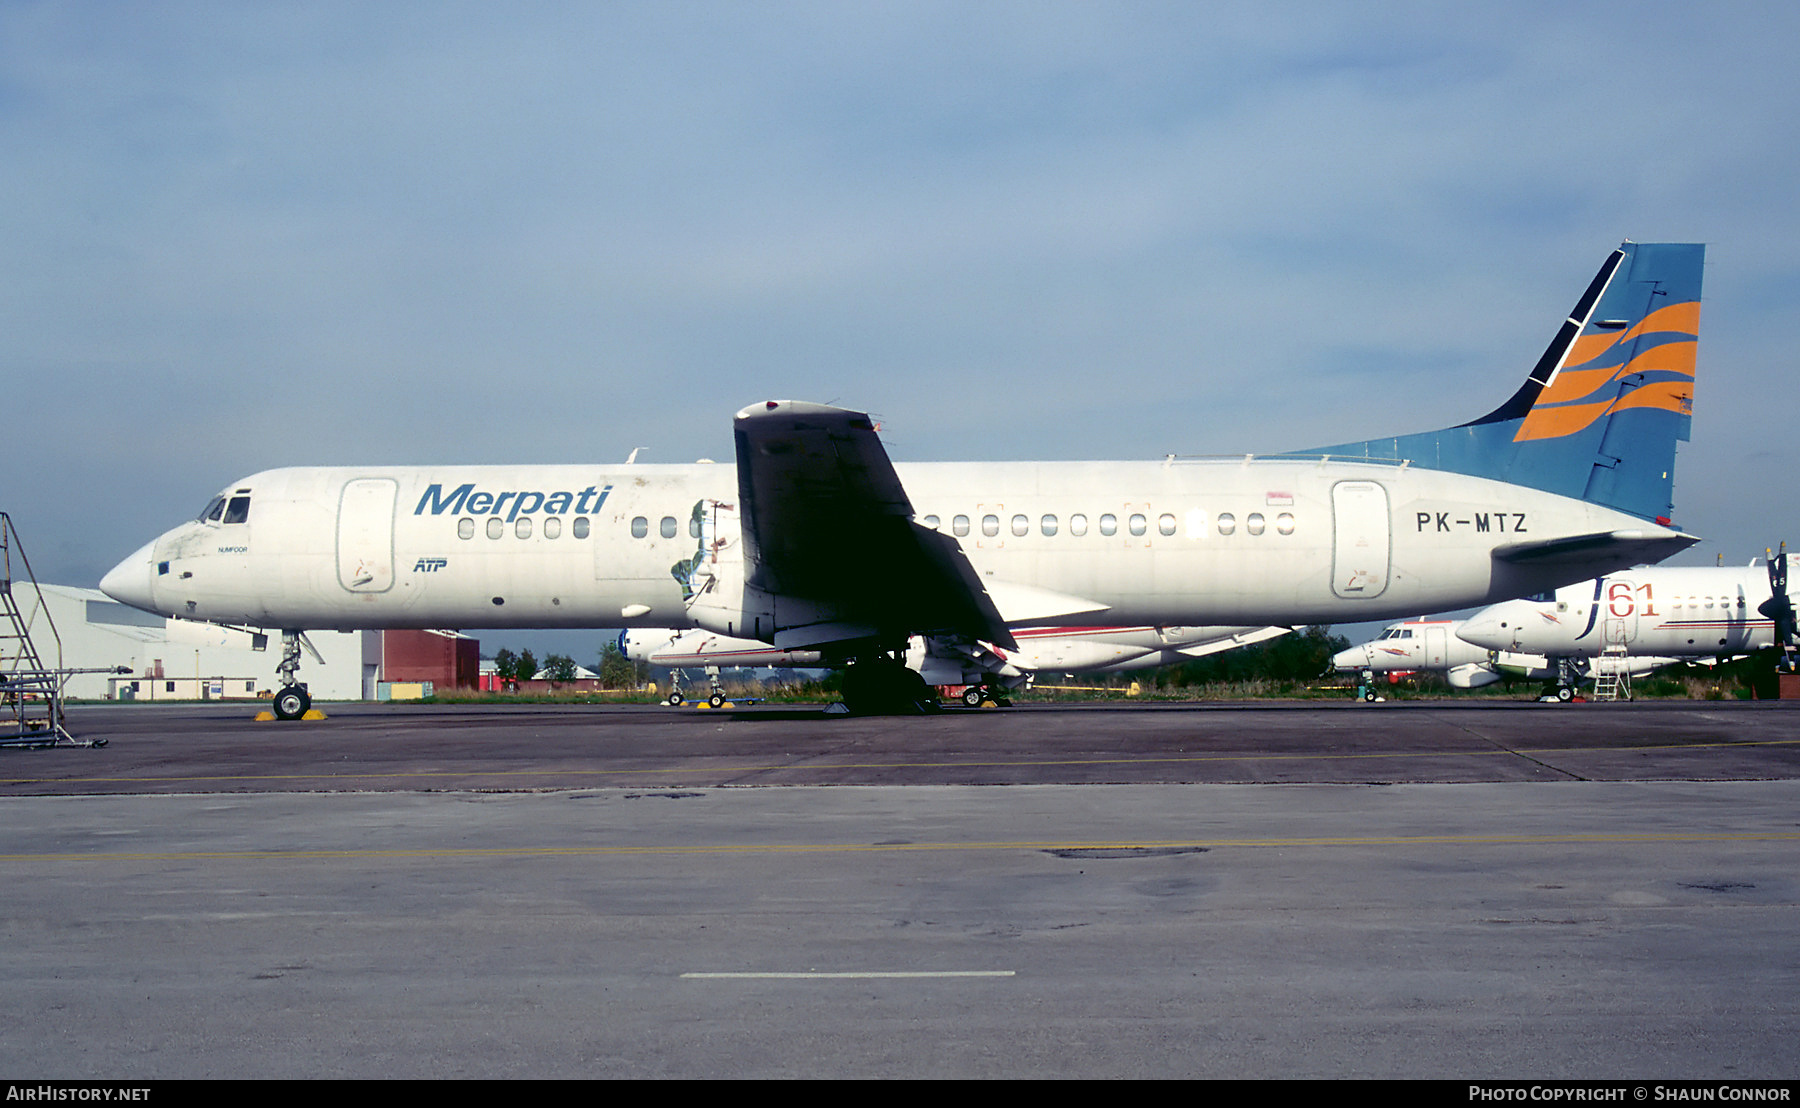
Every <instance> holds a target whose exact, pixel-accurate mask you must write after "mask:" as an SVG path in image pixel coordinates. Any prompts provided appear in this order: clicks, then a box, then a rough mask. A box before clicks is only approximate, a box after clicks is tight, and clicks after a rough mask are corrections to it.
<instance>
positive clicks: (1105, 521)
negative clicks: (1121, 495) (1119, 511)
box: [1100, 512, 1119, 535]
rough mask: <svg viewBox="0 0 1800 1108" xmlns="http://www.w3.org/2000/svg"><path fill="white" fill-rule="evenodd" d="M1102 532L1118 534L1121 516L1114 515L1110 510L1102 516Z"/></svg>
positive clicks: (1104, 533) (1103, 533)
mask: <svg viewBox="0 0 1800 1108" xmlns="http://www.w3.org/2000/svg"><path fill="white" fill-rule="evenodd" d="M1100 533H1101V534H1102V535H1116V534H1118V533H1119V517H1118V516H1116V515H1113V514H1112V513H1111V512H1108V513H1106V514H1105V515H1103V516H1101V517H1100Z"/></svg>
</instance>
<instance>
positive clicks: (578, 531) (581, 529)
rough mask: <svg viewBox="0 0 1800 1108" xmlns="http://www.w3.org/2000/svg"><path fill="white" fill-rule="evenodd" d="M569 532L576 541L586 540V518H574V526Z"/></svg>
mask: <svg viewBox="0 0 1800 1108" xmlns="http://www.w3.org/2000/svg"><path fill="white" fill-rule="evenodd" d="M570 530H571V532H572V533H573V534H574V536H575V537H576V538H578V539H585V538H587V537H588V518H587V517H586V516H576V517H575V525H574V526H573V527H572V528H570Z"/></svg>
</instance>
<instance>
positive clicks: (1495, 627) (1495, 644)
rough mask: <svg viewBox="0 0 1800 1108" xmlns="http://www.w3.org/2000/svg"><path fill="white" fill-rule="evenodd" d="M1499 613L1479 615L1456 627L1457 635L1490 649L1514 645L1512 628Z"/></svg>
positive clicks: (1463, 639) (1503, 648)
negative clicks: (1505, 624)
mask: <svg viewBox="0 0 1800 1108" xmlns="http://www.w3.org/2000/svg"><path fill="white" fill-rule="evenodd" d="M1505 622H1507V621H1504V620H1502V619H1501V618H1500V617H1499V616H1498V615H1484V616H1477V617H1476V618H1474V619H1471V620H1468V621H1466V622H1465V623H1464V624H1463V625H1462V626H1461V627H1458V628H1457V629H1456V637H1457V638H1459V639H1461V640H1462V641H1464V642H1466V643H1472V644H1474V645H1475V646H1479V647H1484V648H1485V649H1488V650H1506V649H1508V648H1510V647H1511V646H1512V634H1511V629H1510V628H1507V627H1505V626H1503V624H1504V623H1505Z"/></svg>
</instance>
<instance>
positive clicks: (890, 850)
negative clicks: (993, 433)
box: [0, 831, 1800, 864]
mask: <svg viewBox="0 0 1800 1108" xmlns="http://www.w3.org/2000/svg"><path fill="white" fill-rule="evenodd" d="M1747 842H1800V831H1709V832H1640V833H1633V832H1621V833H1614V834H1597V833H1596V834H1567V835H1327V836H1295V837H1284V838H1253V839H1223V838H1220V839H1213V838H1202V839H1174V840H1157V841H1146V842H1116V841H1114V842H1077V841H1071V840H1067V839H1060V840H1059V839H1045V840H1035V841H1034V840H1024V841H992V842H966V843H950V842H927V843H752V844H741V845H739V844H722V843H702V844H695V845H692V846H511V847H508V846H497V847H417V848H411V849H365V850H355V849H326V850H182V851H120V852H117V853H98V852H95V853H75V852H68V851H64V852H60V853H43V854H0V863H6V862H17V863H30V864H36V863H57V862H205V861H215V862H304V861H318V860H334V861H335V860H346V859H354V860H360V861H393V860H408V859H430V858H437V859H450V860H456V859H483V860H485V859H494V858H606V857H638V856H680V855H768V856H782V855H798V854H916V853H931V852H966V851H1019V850H1030V851H1103V850H1104V851H1134V850H1135V851H1167V850H1172V849H1175V850H1179V849H1185V850H1194V849H1208V850H1210V849H1227V848H1232V847H1239V848H1246V849H1250V848H1267V847H1275V848H1287V849H1294V848H1302V847H1413V846H1569V845H1594V846H1633V845H1646V844H1669V843H1689V844H1699V843H1747Z"/></svg>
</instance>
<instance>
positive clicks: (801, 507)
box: [101, 243, 1704, 718]
mask: <svg viewBox="0 0 1800 1108" xmlns="http://www.w3.org/2000/svg"><path fill="white" fill-rule="evenodd" d="M1703 256H1704V248H1703V247H1701V246H1698V245H1683V244H1635V243H1626V244H1625V245H1624V246H1622V247H1620V248H1619V249H1618V250H1617V251H1614V252H1613V253H1612V255H1611V256H1609V257H1608V258H1607V260H1606V262H1605V264H1604V265H1603V266H1602V267H1601V269H1600V272H1599V273H1598V275H1596V276H1595V278H1594V280H1593V281H1592V283H1590V285H1589V286H1588V288H1587V290H1586V291H1585V292H1584V293H1583V294H1582V295H1581V297H1580V298H1579V299H1578V301H1577V302H1576V305H1575V308H1574V309H1573V311H1572V312H1571V313H1570V315H1569V316H1568V318H1567V319H1565V320H1563V321H1562V322H1561V324H1560V325H1559V327H1558V329H1557V333H1556V336H1555V338H1554V339H1553V340H1552V341H1551V343H1550V345H1549V347H1548V349H1546V351H1545V352H1544V354H1543V356H1542V357H1541V358H1540V359H1539V361H1538V362H1537V364H1536V365H1535V366H1534V367H1533V368H1532V370H1531V372H1530V373H1529V375H1528V376H1527V378H1526V380H1525V382H1524V384H1523V385H1521V386H1520V387H1519V389H1518V391H1517V392H1515V393H1514V394H1513V396H1512V397H1511V399H1509V400H1508V401H1507V402H1506V403H1504V404H1502V405H1501V406H1500V407H1498V408H1496V409H1494V410H1493V411H1491V412H1489V413H1488V414H1487V415H1484V416H1482V417H1480V418H1479V419H1475V420H1473V421H1471V422H1469V423H1465V424H1462V425H1459V426H1456V427H1450V428H1445V429H1443V430H1440V431H1431V432H1424V433H1420V434H1411V435H1401V436H1390V437H1387V438H1380V439H1370V440H1366V441H1362V442H1351V443H1344V444H1339V445H1334V446H1326V447H1322V448H1315V449H1313V450H1309V451H1305V452H1299V453H1291V454H1283V455H1277V456H1273V457H1266V458H1261V457H1240V458H1234V459H1226V460H1220V459H1207V460H1202V459H1178V458H1175V457H1173V456H1171V457H1169V458H1166V459H1164V460H1162V461H1159V462H1010V463H966V464H965V463H928V464H914V465H904V466H896V465H894V464H893V463H891V462H890V461H889V459H888V456H887V452H886V451H885V449H884V448H883V447H882V444H881V440H880V438H879V436H878V435H877V433H876V429H875V425H874V424H873V423H872V422H871V421H870V419H869V417H868V416H867V415H865V414H863V413H861V412H855V411H848V410H844V409H841V408H833V407H826V406H823V405H818V404H807V403H797V402H792V401H786V400H771V401H768V402H766V403H762V404H757V405H754V406H752V407H749V408H745V409H744V410H742V411H740V412H739V413H738V414H737V418H736V421H735V424H734V433H735V439H736V455H737V464H736V466H735V468H733V467H726V466H715V465H707V464H696V465H630V464H626V465H603V464H582V465H561V466H466V467H450V466H338V467H331V468H303V469H276V470H269V471H266V472H263V473H257V474H254V475H252V476H249V477H245V478H243V479H242V480H238V481H234V482H232V483H231V484H230V485H228V486H226V487H225V489H223V490H222V491H221V492H220V493H219V495H218V496H217V497H215V498H214V499H213V500H212V502H211V503H209V504H208V505H207V507H206V508H205V509H203V510H202V511H201V513H200V517H199V518H198V519H195V520H193V521H190V522H187V523H183V524H181V525H180V526H178V527H176V528H174V529H172V530H170V531H168V532H166V533H165V534H163V535H161V536H159V537H158V538H156V539H155V540H153V541H151V542H149V543H146V544H145V545H144V546H143V547H142V548H141V549H139V550H137V551H136V552H135V553H133V554H132V555H130V556H129V557H127V558H126V559H125V560H124V561H122V562H120V563H119V565H118V566H116V567H114V568H113V569H112V570H111V571H110V572H109V573H107V575H106V577H105V579H104V580H102V582H101V588H102V589H103V590H104V591H105V592H106V593H107V595H109V596H111V597H113V598H114V599H115V600H119V601H121V602H123V603H126V604H131V605H133V606H135V607H139V608H143V609H145V610H148V611H152V612H157V613H160V614H163V615H167V616H173V617H177V618H184V619H195V620H208V621H212V622H215V623H221V624H225V625H235V626H247V627H252V628H270V629H279V630H280V632H281V637H282V656H281V661H280V664H279V665H278V666H277V672H278V674H279V676H280V681H281V688H280V689H279V691H278V692H277V694H276V700H275V709H276V714H277V715H278V716H281V717H283V718H297V717H298V716H299V715H301V714H302V713H303V712H304V711H305V709H306V707H307V705H308V703H309V698H308V696H307V693H306V687H305V686H304V685H303V684H301V683H300V681H299V679H298V673H299V665H300V651H301V646H302V643H303V641H304V640H303V632H304V631H305V630H306V629H309V628H336V629H344V630H351V629H357V628H408V627H412V628H447V627H455V628H469V629H473V628H482V627H528V628H552V627H627V628H630V627H670V626H676V627H690V626H691V627H699V628H703V629H706V630H709V631H713V632H716V633H719V634H723V635H727V636H731V637H737V638H749V639H755V640H757V641H760V642H764V643H768V644H770V645H772V646H775V647H778V648H781V649H795V650H817V651H819V652H820V653H821V655H822V656H824V657H827V658H830V659H832V660H833V661H834V662H839V663H847V664H848V666H849V668H848V671H847V672H846V675H845V682H844V698H845V701H846V703H847V704H848V705H849V706H850V707H851V708H852V709H854V710H859V711H905V710H908V709H914V708H916V706H917V705H919V704H922V703H924V702H926V701H927V700H928V699H929V690H928V689H927V688H926V687H925V685H924V681H923V678H922V677H921V676H920V675H919V674H918V673H917V672H915V671H912V670H909V669H907V668H906V666H905V665H904V655H905V652H906V649H907V644H908V642H909V641H910V640H911V639H912V637H913V636H915V635H917V636H922V637H925V638H928V639H930V640H931V642H932V649H933V652H934V653H935V654H937V655H939V656H946V655H953V654H956V653H961V654H962V655H963V657H964V661H965V668H966V669H968V670H971V671H976V673H977V674H978V676H980V678H981V679H982V681H983V683H986V681H987V680H988V679H989V677H990V675H989V674H988V673H987V672H986V671H985V669H984V668H983V667H984V666H985V665H986V662H985V659H986V656H987V653H988V647H990V646H998V647H1003V648H1005V649H1007V650H1013V649H1016V648H1017V647H1018V646H1019V640H1018V638H1017V634H1018V632H1019V631H1020V630H1024V629H1029V628H1034V627H1062V628H1068V627H1138V626H1146V627H1168V626H1183V627H1190V626H1250V627H1262V626H1297V625H1300V624H1317V623H1353V622H1361V621H1366V620H1371V619H1383V618H1393V617H1398V616H1404V615H1406V614H1407V613H1409V612H1418V611H1434V610H1435V611H1441V610H1446V609H1452V608H1461V607H1469V606H1471V605H1476V604H1485V603H1491V602H1493V601H1496V600H1501V599H1504V598H1507V597H1513V596H1524V595H1528V594H1531V593H1537V592H1542V591H1544V590H1547V589H1552V588H1555V587H1557V586H1559V585H1563V584H1567V583H1569V582H1572V581H1580V580H1584V579H1587V578H1591V577H1594V576H1596V575H1597V574H1602V573H1610V572H1613V571H1616V570H1619V569H1622V568H1624V567H1626V566H1630V565H1636V564H1640V563H1642V562H1645V561H1657V560H1660V559H1662V558H1665V557H1667V556H1668V555H1670V554H1673V553H1675V552H1676V551H1678V550H1681V549H1684V548H1685V547H1687V546H1689V545H1691V544H1692V543H1693V542H1695V541H1696V540H1695V539H1694V537H1693V536H1690V535H1685V534H1682V533H1681V532H1680V531H1678V530H1676V529H1674V528H1673V526H1672V525H1671V524H1670V521H1669V512H1670V504H1671V493H1672V479H1673V474H1674V461H1675V450H1676V443H1677V441H1678V440H1683V439H1686V437H1687V431H1688V426H1689V423H1690V412H1691V404H1692V398H1693V387H1694V369H1695V349H1696V344H1697V339H1698V334H1699V301H1700V285H1701V275H1702V259H1703ZM1472 310H1473V309H1472ZM992 676H993V678H995V679H997V678H998V675H997V674H994V675H992Z"/></svg>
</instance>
